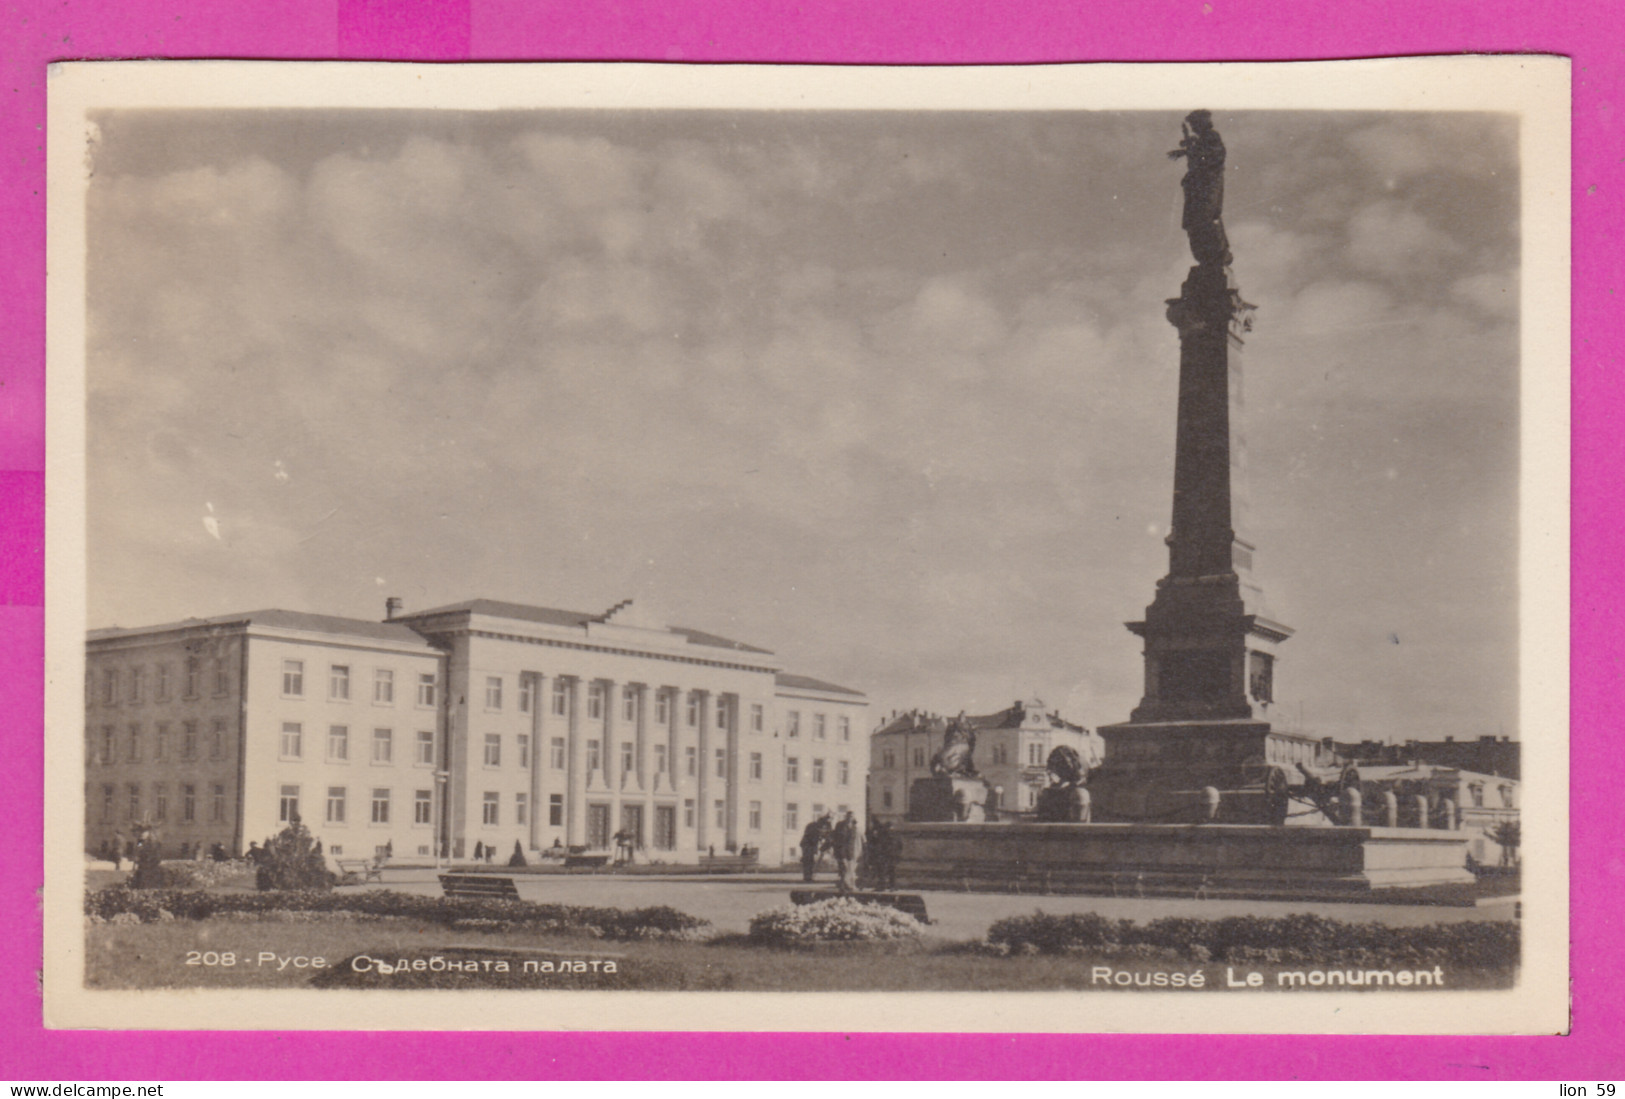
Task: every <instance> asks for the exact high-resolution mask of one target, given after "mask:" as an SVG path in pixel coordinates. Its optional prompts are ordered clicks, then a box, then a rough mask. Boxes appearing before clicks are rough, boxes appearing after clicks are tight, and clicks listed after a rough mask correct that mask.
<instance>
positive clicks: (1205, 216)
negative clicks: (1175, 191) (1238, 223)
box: [1168, 111, 1230, 267]
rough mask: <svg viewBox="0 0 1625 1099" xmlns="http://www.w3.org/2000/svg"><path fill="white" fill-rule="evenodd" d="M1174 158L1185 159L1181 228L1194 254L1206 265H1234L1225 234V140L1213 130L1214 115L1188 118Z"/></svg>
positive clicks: (1200, 113) (1171, 155)
mask: <svg viewBox="0 0 1625 1099" xmlns="http://www.w3.org/2000/svg"><path fill="white" fill-rule="evenodd" d="M1168 156H1169V158H1170V159H1173V160H1178V159H1179V158H1181V157H1183V158H1184V159H1185V162H1186V165H1187V167H1186V170H1185V178H1184V179H1182V180H1180V183H1179V185H1180V186H1181V187H1182V188H1184V190H1185V216H1184V218H1183V219H1182V220H1181V221H1180V227H1181V228H1183V229H1184V230H1185V233H1186V235H1188V236H1189V237H1190V242H1191V255H1193V256H1195V257H1196V262H1197V263H1199V264H1203V265H1209V264H1212V265H1216V266H1219V267H1228V266H1230V241H1229V238H1228V237H1226V236H1225V232H1224V220H1223V217H1222V215H1223V213H1224V140H1223V139H1222V138H1220V137H1219V131H1217V130H1215V129H1214V128H1213V115H1212V114H1211V113H1210V112H1208V111H1192V112H1191V113H1190V114H1188V115H1186V116H1185V125H1184V137H1183V138H1182V139H1181V141H1180V142H1179V148H1177V149H1174V150H1173V151H1172V152H1170V153H1169V154H1168Z"/></svg>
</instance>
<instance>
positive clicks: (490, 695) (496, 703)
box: [485, 675, 502, 710]
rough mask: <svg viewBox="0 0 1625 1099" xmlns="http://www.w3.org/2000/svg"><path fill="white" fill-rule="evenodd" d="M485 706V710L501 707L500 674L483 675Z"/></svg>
mask: <svg viewBox="0 0 1625 1099" xmlns="http://www.w3.org/2000/svg"><path fill="white" fill-rule="evenodd" d="M485 708H486V709H487V710H500V709H502V677H501V676H500V675H488V676H486V677H485Z"/></svg>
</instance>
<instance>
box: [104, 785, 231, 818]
mask: <svg viewBox="0 0 1625 1099" xmlns="http://www.w3.org/2000/svg"><path fill="white" fill-rule="evenodd" d="M170 789H171V788H170V785H169V783H167V782H155V783H153V784H152V788H151V790H150V791H149V792H148V794H149V796H150V800H144V799H143V795H142V786H141V783H139V782H131V783H126V784H125V787H124V796H125V802H124V807H125V819H127V820H132V821H151V822H153V823H163V822H166V821H169V820H170V819H171V817H170V814H171V813H172V812H173V813H174V814H175V816H174V818H173V819H174V820H176V821H178V822H179V823H181V824H192V823H194V822H195V821H197V820H198V819H199V818H198V813H199V812H204V811H206V812H207V814H208V820H209V821H210V822H211V823H219V822H221V821H224V820H225V819H226V786H225V783H223V782H216V783H200V782H181V783H177V784H176V785H175V787H174V796H175V798H176V799H177V800H176V801H175V802H173V803H172V802H171V800H170V798H171V794H170ZM203 798H207V799H208V800H207V802H206V803H203V802H202V801H201V800H200V799H203ZM118 800H119V790H118V787H117V786H115V785H114V784H113V783H111V782H108V783H104V784H103V785H102V797H101V821H102V823H103V824H111V823H113V822H114V821H115V820H117V819H118Z"/></svg>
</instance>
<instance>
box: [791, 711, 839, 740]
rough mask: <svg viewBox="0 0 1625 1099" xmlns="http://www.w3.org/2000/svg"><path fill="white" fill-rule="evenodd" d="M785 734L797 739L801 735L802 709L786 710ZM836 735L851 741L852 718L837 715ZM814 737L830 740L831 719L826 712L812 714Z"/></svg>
mask: <svg viewBox="0 0 1625 1099" xmlns="http://www.w3.org/2000/svg"><path fill="white" fill-rule="evenodd" d="M784 735H785V736H787V737H789V738H790V739H791V740H795V739H796V738H798V737H800V736H801V711H800V710H786V711H785V714H784ZM835 736H836V739H838V740H842V741H850V740H851V739H852V719H851V718H849V717H844V716H843V717H837V718H836V719H835ZM812 739H814V740H828V739H829V719H828V717H827V716H826V715H824V714H813V715H812Z"/></svg>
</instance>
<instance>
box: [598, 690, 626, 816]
mask: <svg viewBox="0 0 1625 1099" xmlns="http://www.w3.org/2000/svg"><path fill="white" fill-rule="evenodd" d="M599 682H600V683H602V684H603V685H604V723H603V726H602V728H601V729H600V730H599V735H600V736H601V737H603V745H604V749H603V752H602V753H601V754H600V755H599V757H598V759H599V762H600V763H602V764H603V765H604V788H605V789H606V790H608V791H609V793H610V808H609V831H610V834H611V835H614V834H615V833H616V832H619V831H620V830H621V820H620V815H621V813H620V800H621V797H620V795H621V751H620V745H619V744H617V743H616V737H617V733H616V731H615V719H616V716H617V715H618V714H619V713H620V705H621V689H620V684H618V683H616V682H615V681H614V680H613V679H602V680H599Z"/></svg>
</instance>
